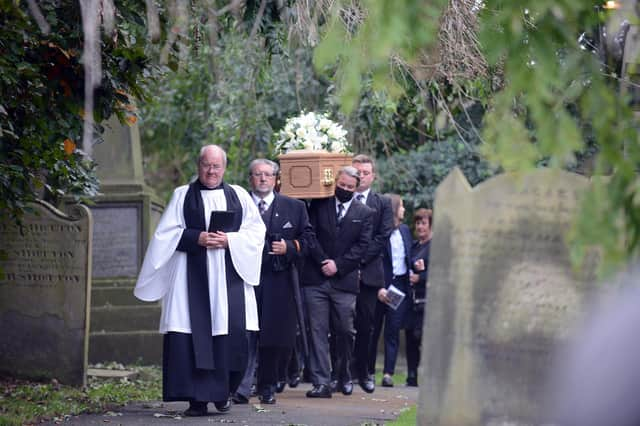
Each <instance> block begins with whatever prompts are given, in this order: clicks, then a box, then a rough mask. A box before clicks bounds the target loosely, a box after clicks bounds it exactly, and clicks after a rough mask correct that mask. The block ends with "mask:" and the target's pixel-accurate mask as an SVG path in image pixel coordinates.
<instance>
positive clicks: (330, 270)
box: [321, 259, 338, 277]
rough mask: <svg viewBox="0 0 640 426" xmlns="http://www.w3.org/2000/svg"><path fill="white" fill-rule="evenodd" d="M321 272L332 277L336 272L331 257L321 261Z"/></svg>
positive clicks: (334, 263) (336, 268)
mask: <svg viewBox="0 0 640 426" xmlns="http://www.w3.org/2000/svg"><path fill="white" fill-rule="evenodd" d="M321 270H322V273H323V274H324V275H325V276H327V277H332V276H334V275H335V274H336V273H337V272H338V267H337V266H336V262H334V261H333V259H325V260H323V261H322V268H321Z"/></svg>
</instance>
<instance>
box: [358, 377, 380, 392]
mask: <svg viewBox="0 0 640 426" xmlns="http://www.w3.org/2000/svg"><path fill="white" fill-rule="evenodd" d="M358 384H359V385H360V387H361V388H362V390H363V391H365V392H366V393H373V391H374V390H376V383H375V382H374V381H373V380H371V379H370V378H369V377H361V378H360V379H359V380H358Z"/></svg>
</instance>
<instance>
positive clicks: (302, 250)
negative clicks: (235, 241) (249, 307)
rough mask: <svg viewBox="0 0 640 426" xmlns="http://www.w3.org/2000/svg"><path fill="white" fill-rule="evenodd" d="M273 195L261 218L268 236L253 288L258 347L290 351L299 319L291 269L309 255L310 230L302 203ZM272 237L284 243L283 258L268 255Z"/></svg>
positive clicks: (311, 231)
mask: <svg viewBox="0 0 640 426" xmlns="http://www.w3.org/2000/svg"><path fill="white" fill-rule="evenodd" d="M274 195H275V198H274V200H273V202H272V203H271V205H270V206H269V209H268V210H267V211H266V213H265V214H264V216H263V220H264V222H265V225H266V227H267V233H266V241H265V246H264V251H263V252H262V269H261V273H260V285H259V286H258V287H257V288H256V297H257V302H258V315H259V321H260V334H259V336H260V337H259V345H260V346H277V347H293V346H294V344H295V336H296V326H297V324H298V318H297V315H296V305H295V301H294V296H293V287H292V282H291V271H290V268H291V266H292V264H297V263H298V261H299V260H300V259H301V258H302V257H303V256H304V255H305V254H306V253H307V252H308V247H309V243H310V241H312V240H313V229H312V228H311V225H310V223H309V216H308V214H307V209H306V205H305V204H304V202H302V201H300V200H296V199H294V198H290V197H287V196H285V195H280V194H277V193H274ZM274 237H280V238H283V239H284V240H285V242H286V244H287V252H286V254H284V255H282V256H275V255H270V254H269V251H270V249H271V240H272V239H273V238H274ZM296 241H297V243H296ZM278 258H279V259H278Z"/></svg>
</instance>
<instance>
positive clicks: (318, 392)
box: [307, 385, 331, 398]
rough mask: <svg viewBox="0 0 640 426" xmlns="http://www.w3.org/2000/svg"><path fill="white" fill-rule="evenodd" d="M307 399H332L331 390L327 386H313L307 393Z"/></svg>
mask: <svg viewBox="0 0 640 426" xmlns="http://www.w3.org/2000/svg"><path fill="white" fill-rule="evenodd" d="M307 398H331V389H329V386H327V385H313V389H311V390H310V391H308V392H307Z"/></svg>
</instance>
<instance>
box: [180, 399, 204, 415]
mask: <svg viewBox="0 0 640 426" xmlns="http://www.w3.org/2000/svg"><path fill="white" fill-rule="evenodd" d="M207 414H209V412H208V411H207V403H206V402H203V401H191V402H189V408H187V409H186V410H185V412H184V415H185V416H187V417H201V416H206V415H207Z"/></svg>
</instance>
